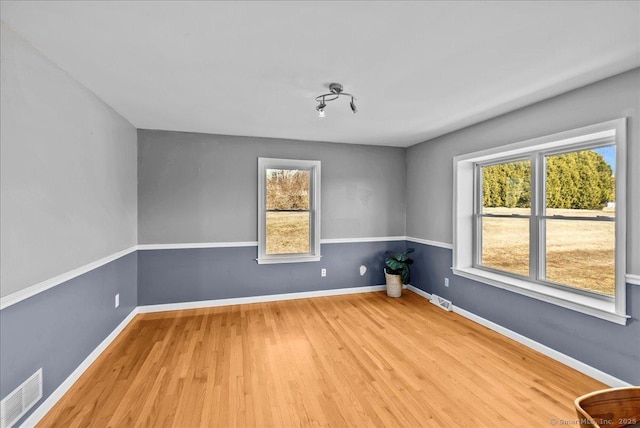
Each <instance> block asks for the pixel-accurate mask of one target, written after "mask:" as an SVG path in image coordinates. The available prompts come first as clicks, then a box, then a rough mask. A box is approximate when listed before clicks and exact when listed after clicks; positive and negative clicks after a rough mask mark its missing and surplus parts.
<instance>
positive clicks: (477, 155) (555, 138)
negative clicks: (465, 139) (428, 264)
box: [452, 118, 629, 325]
mask: <svg viewBox="0 0 640 428" xmlns="http://www.w3.org/2000/svg"><path fill="white" fill-rule="evenodd" d="M626 139H627V130H626V119H625V118H621V119H616V120H611V121H607V122H603V123H598V124H595V125H590V126H585V127H582V128H578V129H573V130H569V131H565V132H560V133H557V134H552V135H547V136H544V137H539V138H534V139H531V140H526V141H520V142H517V143H514V144H509V145H506V146H501V147H496V148H492V149H488V150H482V151H479V152H474V153H469V154H465V155H460V156H456V157H454V158H453V190H454V195H453V216H454V221H453V266H452V271H453V272H454V273H455V274H456V275H459V276H462V277H465V278H469V279H472V280H475V281H479V282H483V283H485V284H489V285H493V286H495V287H498V288H502V289H505V290H509V291H512V292H515V293H519V294H522V295H525V296H529V297H532V298H535V299H538V300H542V301H545V302H548V303H552V304H555V305H558V306H561V307H564V308H568V309H572V310H575V311H578V312H581V313H585V314H588V315H592V316H595V317H598V318H601V319H605V320H607V321H611V322H614V323H617V324H621V325H626V322H627V319H628V318H629V316H628V315H627V314H626V306H627V305H626V279H625V275H626V176H627V170H626ZM605 141H607V142H608V144H609V145H612V144H615V145H616V218H615V234H616V244H615V277H616V278H615V297H614V298H607V297H605V296H601V295H596V294H595V293H589V292H585V291H584V290H580V289H573V288H571V287H557V286H553V285H551V284H544V283H540V282H536V281H532V280H530V279H529V278H524V277H517V276H515V275H509V274H505V273H501V272H500V271H496V270H491V269H484V268H481V267H479V266H478V265H477V263H476V262H477V259H476V258H475V257H476V255H477V249H476V250H475V251H474V233H476V230H475V229H476V226H475V224H476V221H477V218H476V216H475V215H474V214H475V210H474V208H476V210H477V204H478V201H477V199H476V196H477V187H476V186H477V179H476V178H477V177H476V175H477V174H478V172H477V171H478V165H487V164H491V163H498V162H501V161H504V162H506V161H510V160H517V159H524V158H527V157H531V156H539V157H540V156H543V155H542V154H541V152H544V153H545V154H546V153H552V152H557V151H561V152H565V151H571V150H574V149H575V150H580V149H582V148H589V147H593V146H594V145H597V144H598V143H601V142H605ZM535 165H537V167H538V168H542V165H544V162H541V161H540V162H536V163H535ZM533 167H534V165H532V168H533ZM543 176H544V174H540V173H538V174H537V177H538V179H539V181H541V180H542V179H541V178H540V177H543ZM532 184H533V186H532V197H533V190H534V189H533V188H534V187H535V186H538V187H539V188H541V189H542V188H544V183H543V182H540V183H532ZM540 186H542V187H540ZM540 194H541V192H538V198H541V197H542V196H540ZM538 202H539V201H538ZM532 205H533V209H534V210H535V209H536V205H539V206H540V207H541V206H542V204H540V203H537V204H536V201H534V200H532ZM537 214H540V213H537ZM532 223H535V222H532ZM537 236H538V235H537V234H536V235H535V237H534V235H533V234H532V235H531V239H537Z"/></svg>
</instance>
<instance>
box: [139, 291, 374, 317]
mask: <svg viewBox="0 0 640 428" xmlns="http://www.w3.org/2000/svg"><path fill="white" fill-rule="evenodd" d="M385 289H386V286H384V285H370V286H367V287H351V288H334V289H331V290H318V291H304V292H300V293H285V294H268V295H264V296H251V297H236V298H232V299H216V300H202V301H197V302H183V303H168V304H162V305H145V306H138V313H141V314H144V313H150V312H165V311H180V310H184V309H199V308H212V307H216V306H230V305H245V304H250V303H265V302H277V301H280V300H295V299H308V298H311V297H324V296H339V295H343V294H356V293H370V292H374V291H384V290H385Z"/></svg>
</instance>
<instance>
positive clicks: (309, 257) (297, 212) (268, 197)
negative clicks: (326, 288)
mask: <svg viewBox="0 0 640 428" xmlns="http://www.w3.org/2000/svg"><path fill="white" fill-rule="evenodd" d="M318 260H320V161H305V160H291V159H268V158H258V259H257V261H258V263H260V264H263V263H292V262H308V261H318Z"/></svg>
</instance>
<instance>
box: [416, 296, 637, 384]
mask: <svg viewBox="0 0 640 428" xmlns="http://www.w3.org/2000/svg"><path fill="white" fill-rule="evenodd" d="M407 289H409V290H411V291H413V292H414V293H416V294H418V295H420V296H422V297H424V298H426V299H430V298H431V295H430V294H429V293H427V292H425V291H423V290H421V289H419V288H416V287H414V286H412V285H407ZM453 312H455V313H456V314H458V315H461V316H463V317H465V318H467V319H469V320H471V321H473V322H475V323H478V324H480V325H483V326H485V327H487V328H488V329H490V330H493V331H495V332H496V333H499V334H501V335H503V336H506V337H508V338H509V339H512V340H515V341H516V342H518V343H520V344H522V345H524V346H526V347H528V348H531V349H533V350H534V351H538V352H540V353H541V354H543V355H546V356H547V357H549V358H552V359H554V360H556V361H558V362H560V363H562V364H564V365H566V366H569V367H571V368H572V369H575V370H577V371H579V372H580V373H583V374H586V375H587V376H590V377H592V378H594V379H596V380H599V381H600V382H602V383H604V384H607V385H609V386H611V387H623V386H632V385H631V384H630V383H627V382H625V381H623V380H621V379H618V378H617V377H614V376H611V375H610V374H608V373H605V372H603V371H602V370H599V369H597V368H595V367H592V366H590V365H588V364H585V363H583V362H582V361H579V360H576V359H575V358H573V357H570V356H568V355H566V354H563V353H562V352H559V351H556V350H555V349H553V348H550V347H548V346H546V345H543V344H542V343H539V342H536V341H535V340H532V339H529V338H528V337H526V336H523V335H521V334H519V333H516V332H515V331H513V330H509V329H508V328H505V327H503V326H501V325H499V324H496V323H494V322H493V321H489V320H488V319H485V318H482V317H480V316H478V315H476V314H474V313H471V312H469V311H467V310H464V309H462V308H460V307H458V306H456V305H453Z"/></svg>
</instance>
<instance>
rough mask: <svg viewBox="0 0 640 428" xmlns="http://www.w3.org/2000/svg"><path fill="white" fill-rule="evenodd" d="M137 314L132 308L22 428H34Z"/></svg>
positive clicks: (136, 310)
mask: <svg viewBox="0 0 640 428" xmlns="http://www.w3.org/2000/svg"><path fill="white" fill-rule="evenodd" d="M137 314H138V308H137V307H136V308H134V309H133V310H132V311H131V312H130V313H129V315H127V316H126V317H125V319H123V320H122V322H121V323H120V324H118V326H117V327H116V328H115V329H114V330H113V331H112V332H111V333H110V334H109V335H108V336H107V337H106V338H105V339H104V340H103V341H102V342H101V343H100V344H99V345H98V346H97V347H96V349H94V350H93V352H91V353H90V354H89V355H88V356H87V358H85V359H84V361H82V362H81V363H80V365H79V366H78V367H76V369H75V370H74V371H73V372H72V373H71V374H70V375H69V376H68V377H67V378H66V379H65V380H64V382H62V383H61V384H60V386H58V387H57V388H56V390H55V391H53V392H52V393H51V394H50V395H49V396H48V397H47V398H46V399H45V400H44V401H43V402H42V404H40V406H38V407H37V408H36V410H35V411H34V412H33V413H31V415H29V417H28V418H27V419H26V420H25V421H24V422H23V423H22V425H21V426H22V427H34V426H36V425H37V424H38V422H40V420H41V419H42V418H43V417H44V416H45V415H46V414H47V413H48V412H49V411H50V410H51V409H52V408H53V406H55V405H56V403H57V402H58V401H59V400H60V399H61V398H62V397H63V396H64V394H66V393H67V391H69V389H70V388H71V387H72V386H73V384H74V383H76V381H77V380H78V379H79V378H80V376H82V374H83V373H84V372H85V371H86V370H87V369H88V368H89V367H90V366H91V364H93V362H94V361H95V360H96V359H98V357H99V356H100V355H101V354H102V353H103V352H104V351H105V349H107V347H108V346H109V345H111V343H112V342H113V341H114V340H115V339H116V337H118V335H119V334H120V333H121V332H122V330H124V329H125V328H126V327H127V326H128V325H129V323H130V322H131V321H132V320H133V318H134V317H135V316H136V315H137Z"/></svg>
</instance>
